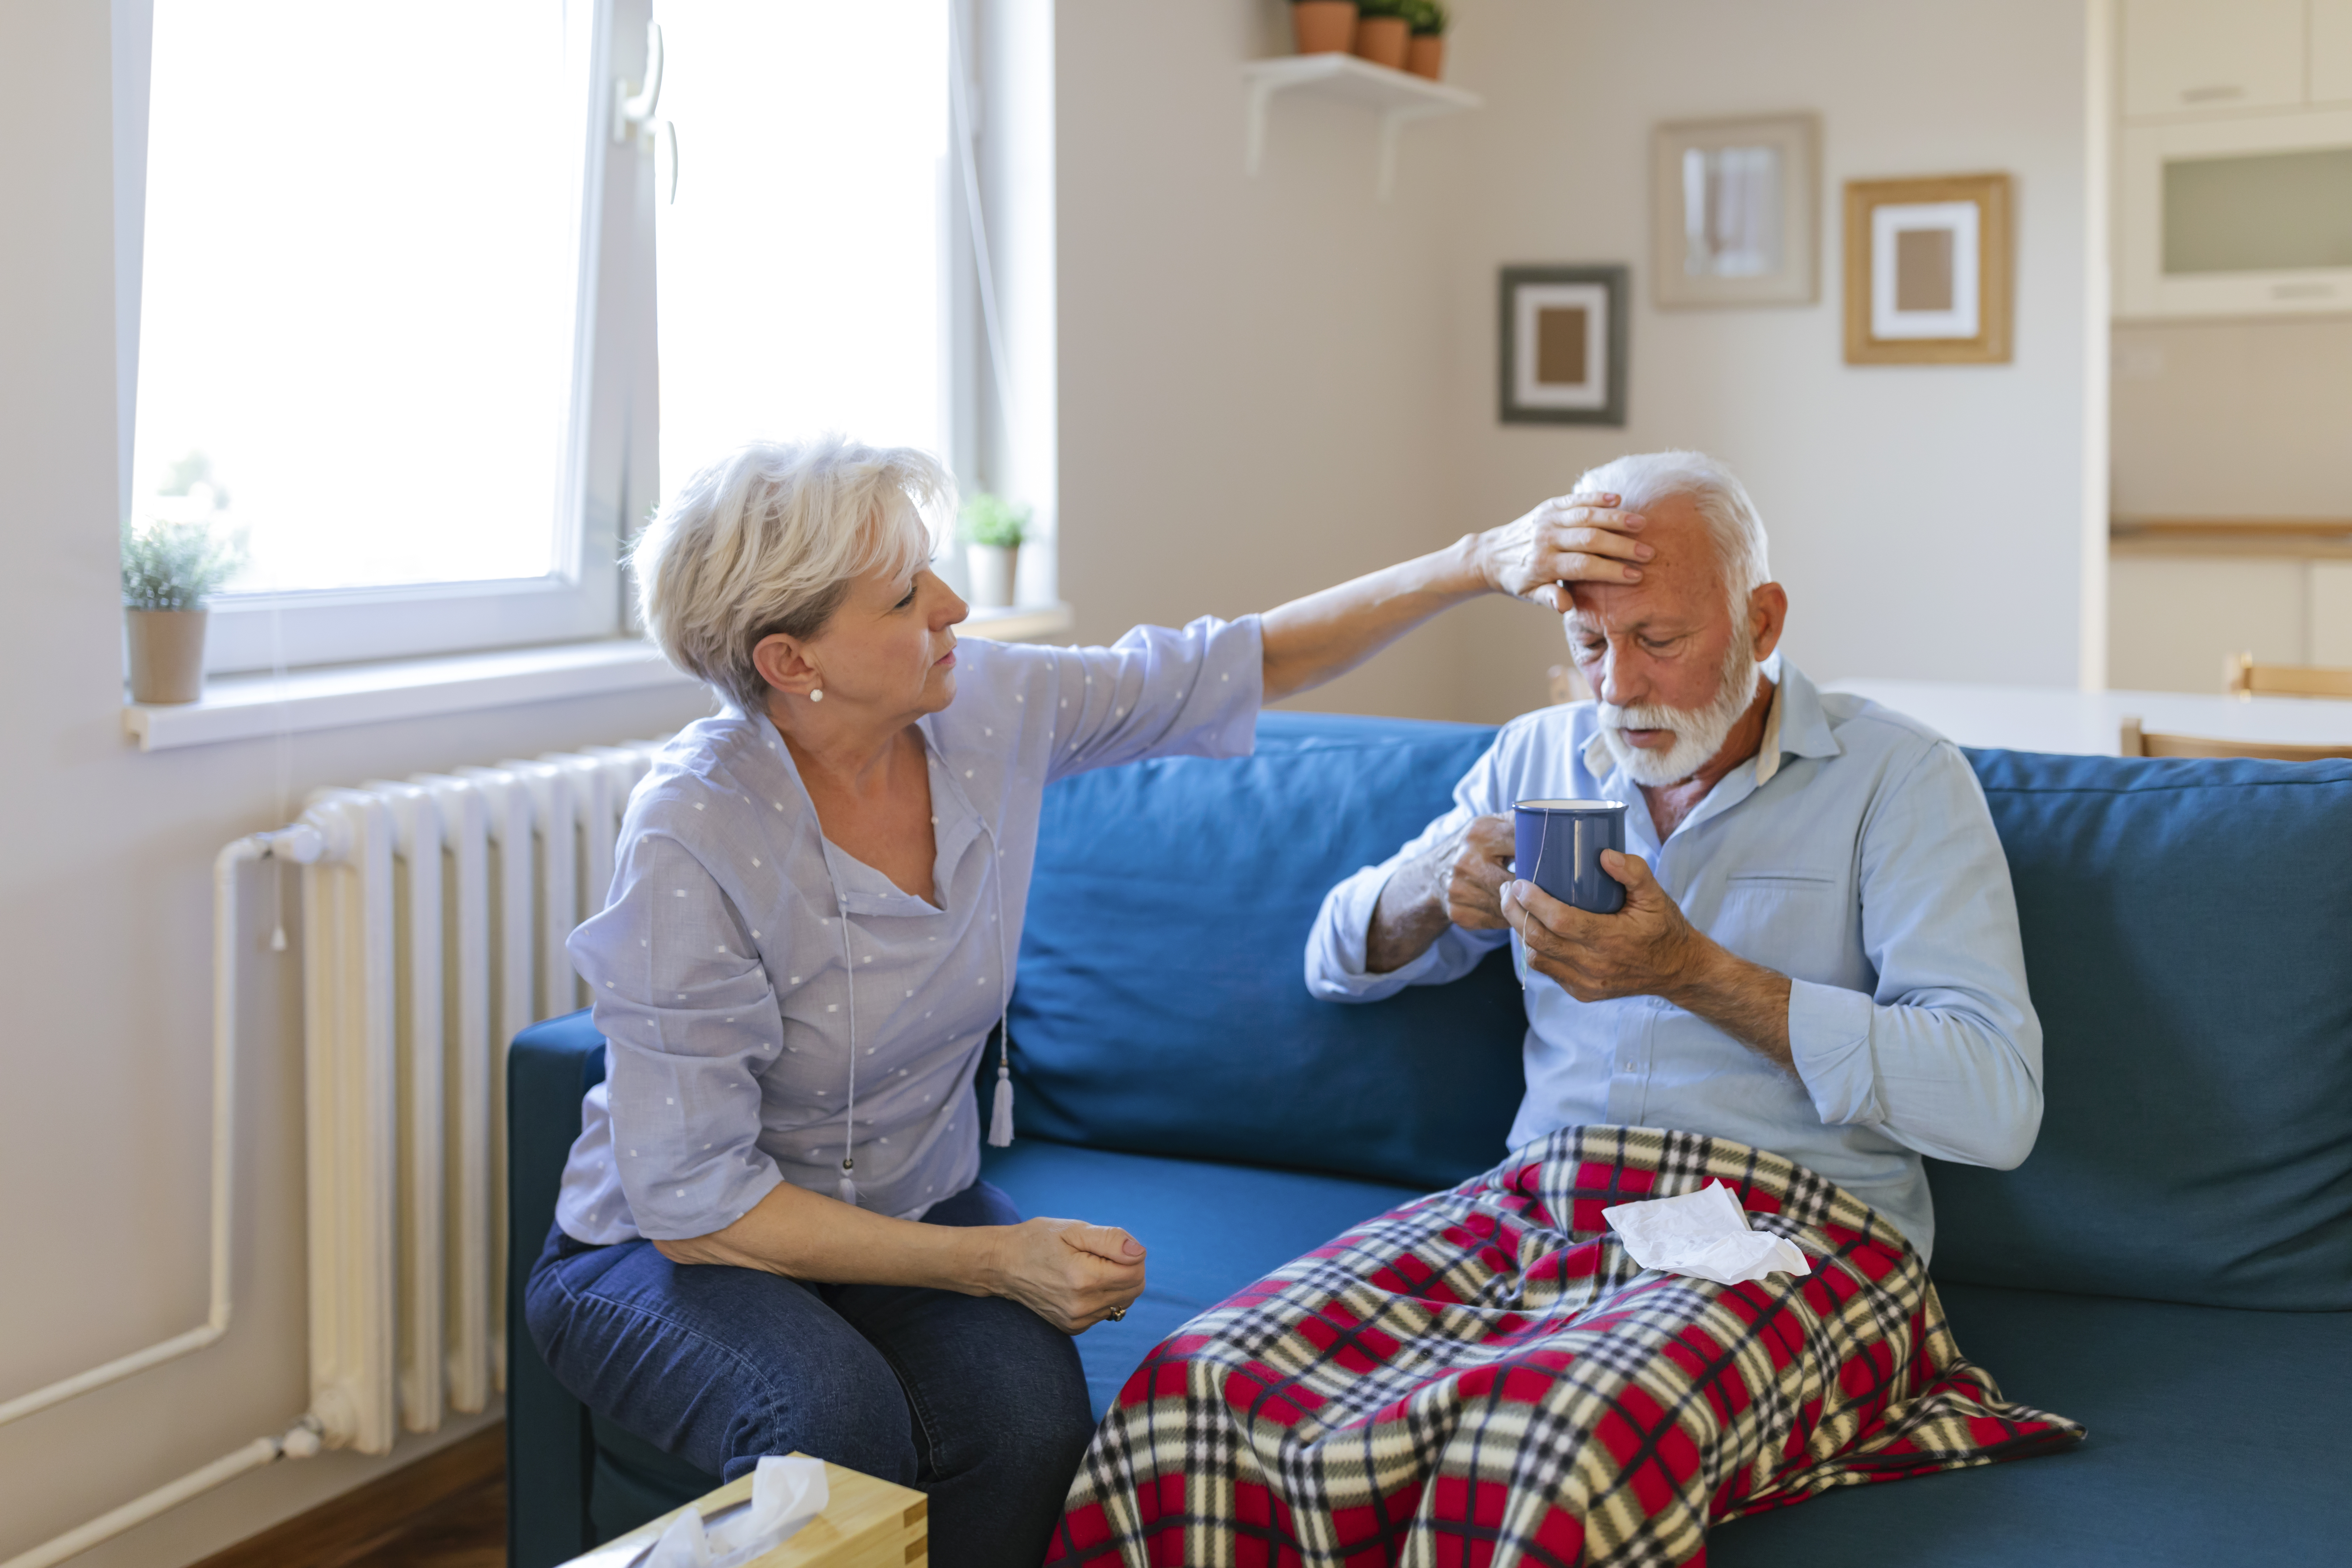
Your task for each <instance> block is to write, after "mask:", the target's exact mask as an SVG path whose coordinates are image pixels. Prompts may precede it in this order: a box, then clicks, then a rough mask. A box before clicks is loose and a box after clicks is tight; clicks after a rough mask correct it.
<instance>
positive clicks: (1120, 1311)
mask: <svg viewBox="0 0 2352 1568" xmlns="http://www.w3.org/2000/svg"><path fill="white" fill-rule="evenodd" d="M1104 1315H1105V1316H1106V1317H1108V1319H1109V1320H1110V1321H1112V1322H1114V1323H1116V1322H1118V1321H1119V1320H1120V1319H1121V1318H1124V1317H1126V1316H1127V1309H1126V1308H1124V1307H1113V1308H1112V1309H1111V1310H1109V1311H1108V1313H1106V1314H1104Z"/></svg>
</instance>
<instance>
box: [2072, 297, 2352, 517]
mask: <svg viewBox="0 0 2352 1568" xmlns="http://www.w3.org/2000/svg"><path fill="white" fill-rule="evenodd" d="M2113 461H2114V464H2115V507H2116V514H2117V515H2118V516H2122V517H2207V518H2215V517H2221V518H2228V517H2235V518H2352V317H2345V316H2317V317H2307V318H2302V319H2297V320H2271V321H2123V322H2118V323H2116V330H2115V442H2114V456H2113Z"/></svg>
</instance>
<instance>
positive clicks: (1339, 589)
mask: <svg viewBox="0 0 2352 1568" xmlns="http://www.w3.org/2000/svg"><path fill="white" fill-rule="evenodd" d="M1490 585H1491V584H1489V582H1488V580H1487V578H1486V574H1485V570H1484V564H1483V562H1482V558H1481V554H1480V551H1479V545H1478V536H1477V535H1476V534H1466V535H1465V536H1464V537H1463V538H1461V539H1459V540H1457V541H1455V542H1454V543H1453V544H1450V545H1448V546H1446V547H1445V548H1444V549H1443V550H1435V551H1432V552H1430V553H1428V554H1427V555H1422V556H1416V557H1414V558H1413V559H1412V560H1411V561H1405V562H1400V563H1398V564H1396V565H1394V566H1390V567H1386V568H1383V569H1382V570H1381V571H1378V572H1372V573H1368V574H1365V575H1363V576H1361V577H1357V578H1354V579H1352V580H1350V581H1349V582H1346V583H1341V584H1338V585H1337V586H1334V587H1329V588H1326V589H1324V590H1323V591H1322V592H1321V593H1318V594H1309V595H1307V596H1306V597H1305V598H1302V599H1293V600H1291V601H1290V602H1289V603H1288V604H1285V605H1276V606H1275V607H1274V608H1273V609H1271V610H1268V611H1266V612H1265V614H1264V615H1263V616H1260V617H1259V622H1258V625H1259V631H1260V635H1261V636H1262V637H1264V638H1265V699H1266V700H1267V701H1269V702H1271V701H1275V700H1278V699H1280V698H1284V697H1288V696H1292V695H1295V694H1296V693H1297V692H1300V691H1304V690H1307V689H1309V688H1311V687H1316V686H1319V685H1321V684H1322V683H1323V682H1325V681H1327V680H1329V679H1334V678H1335V677H1338V676H1340V675H1344V674H1346V673H1347V672H1348V671H1349V670H1350V669H1353V668H1355V667H1356V666H1358V665H1360V664H1361V663H1363V661H1364V660H1366V659H1368V658H1370V657H1371V656H1372V655H1373V654H1375V653H1378V652H1379V651H1380V650H1381V648H1383V647H1387V646H1388V645H1389V644H1390V643H1391V642H1393V641H1395V640H1396V639H1397V638H1398V637H1402V636H1403V635H1404V634H1405V633H1407V632H1409V631H1411V630H1412V628H1413V627H1415V626H1419V625H1420V624H1421V623H1422V622H1423V621H1425V620H1427V619H1429V617H1430V616H1434V615H1436V614H1437V613H1438V612H1439V611H1441V610H1444V609H1446V608H1448V607H1450V606H1452V605H1458V604H1461V603H1463V602H1464V601H1465V600H1468V599H1474V598H1476V597H1477V596H1478V595H1481V594H1484V593H1486V592H1487V591H1488V589H1489V587H1490Z"/></svg>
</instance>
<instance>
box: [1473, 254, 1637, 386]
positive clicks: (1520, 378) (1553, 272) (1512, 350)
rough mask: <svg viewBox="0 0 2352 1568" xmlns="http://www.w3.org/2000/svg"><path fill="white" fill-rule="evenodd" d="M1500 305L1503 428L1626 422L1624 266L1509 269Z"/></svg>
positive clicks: (1628, 301)
mask: <svg viewBox="0 0 2352 1568" xmlns="http://www.w3.org/2000/svg"><path fill="white" fill-rule="evenodd" d="M1497 304H1498V321H1497V334H1498V343H1497V352H1496V359H1497V362H1498V363H1499V365H1500V368H1501V371H1502V378H1501V383H1502V384H1501V388H1500V391H1501V400H1500V416H1501V419H1502V422H1503V423H1504V424H1506V425H1622V424H1624V423H1625V366H1626V359H1627V355H1626V344H1627V342H1628V338H1629V323H1628V321H1627V317H1628V316H1629V315H1630V314H1631V307H1632V291H1631V289H1630V288H1629V286H1628V275H1627V271H1626V268H1624V267H1622V265H1612V266H1591V267H1506V268H1503V272H1502V281H1501V287H1500V289H1499V290H1498V292H1497Z"/></svg>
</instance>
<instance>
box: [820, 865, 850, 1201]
mask: <svg viewBox="0 0 2352 1568" xmlns="http://www.w3.org/2000/svg"><path fill="white" fill-rule="evenodd" d="M827 869H828V871H829V870H830V869H831V868H830V867H828V868H827ZM834 900H835V908H836V909H837V910H839V911H840V914H841V984H842V988H843V989H844V990H845V991H846V992H847V993H848V994H849V996H848V999H849V1091H848V1095H847V1100H848V1103H847V1104H846V1105H845V1106H844V1107H843V1109H842V1112H841V1180H840V1181H839V1182H837V1183H835V1184H834V1189H833V1190H834V1194H835V1196H836V1197H838V1198H840V1199H841V1201H842V1202H843V1203H845V1204H847V1205H850V1206H851V1207H852V1208H855V1207H856V1206H857V1179H856V1176H855V1175H854V1174H853V1173H854V1172H855V1171H856V1169H857V966H856V962H855V961H854V960H853V959H852V958H851V957H850V954H849V899H848V897H847V895H845V894H844V893H843V892H841V891H840V889H838V888H836V889H835V891H834Z"/></svg>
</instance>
